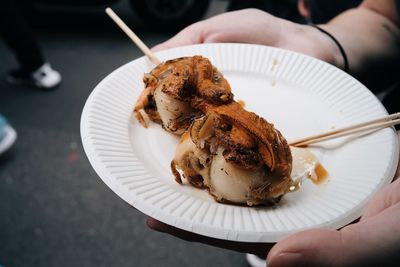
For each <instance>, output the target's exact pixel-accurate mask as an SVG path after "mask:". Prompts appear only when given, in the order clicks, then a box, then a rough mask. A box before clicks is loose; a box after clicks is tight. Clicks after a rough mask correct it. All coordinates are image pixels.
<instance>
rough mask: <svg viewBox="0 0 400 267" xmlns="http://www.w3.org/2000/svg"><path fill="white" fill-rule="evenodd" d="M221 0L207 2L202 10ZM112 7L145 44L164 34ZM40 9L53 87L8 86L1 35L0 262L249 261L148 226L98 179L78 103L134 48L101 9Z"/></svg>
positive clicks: (9, 61)
mask: <svg viewBox="0 0 400 267" xmlns="http://www.w3.org/2000/svg"><path fill="white" fill-rule="evenodd" d="M224 5H226V3H225V2H213V4H212V6H211V9H210V11H209V14H208V16H210V15H212V14H216V13H218V12H222V11H223V10H224V9H225V6H224ZM113 8H114V9H115V11H116V12H117V13H118V14H120V15H121V17H122V18H123V19H124V20H126V22H127V23H128V25H129V26H131V27H132V28H133V29H134V31H136V32H137V33H138V34H139V35H140V36H141V38H142V39H143V40H144V42H145V43H147V44H148V45H149V46H153V45H155V44H157V43H159V42H161V41H163V40H166V39H167V38H168V37H170V36H171V35H172V34H170V33H152V32H149V31H147V30H146V28H145V27H144V25H141V24H140V21H139V20H138V19H136V18H135V15H134V14H133V13H132V12H131V10H130V8H129V7H128V6H127V4H126V3H119V4H117V5H113ZM38 17H39V19H37V20H36V29H37V32H38V37H39V39H40V42H41V44H42V47H43V49H44V52H45V55H46V57H47V59H48V60H49V61H50V62H51V64H52V65H53V67H54V68H55V69H57V70H58V71H60V72H61V74H62V76H63V82H62V84H61V86H60V87H59V88H58V89H57V90H55V91H52V92H42V91H40V90H37V89H32V88H24V87H12V86H9V85H8V84H7V83H6V82H5V79H4V78H5V76H6V73H7V71H9V70H10V69H12V68H16V67H17V63H16V61H15V59H14V58H13V56H12V54H11V53H10V52H9V50H8V49H7V48H6V47H5V45H4V43H3V42H1V39H0V113H2V114H4V115H5V116H6V117H8V119H9V120H10V122H11V124H12V125H13V127H14V128H15V129H16V130H17V131H18V140H17V142H16V144H15V146H14V147H13V148H12V149H11V150H10V151H9V152H7V153H6V154H5V155H3V156H1V157H0V265H2V266H5V267H10V266H247V264H246V262H245V259H244V255H242V254H240V253H235V252H230V251H227V250H223V249H218V248H213V247H209V246H205V245H201V244H193V243H188V242H185V241H182V240H179V239H177V238H174V237H172V236H169V235H166V234H161V233H157V232H154V231H152V230H150V229H148V228H147V226H146V224H145V221H146V217H145V216H144V215H143V214H142V213H140V212H138V211H136V210H135V209H133V208H132V207H130V206H129V205H127V204H126V203H125V202H124V201H123V200H121V199H120V198H119V197H118V196H117V195H116V194H114V193H113V192H112V191H111V190H110V189H109V188H108V187H107V186H106V185H105V184H104V183H103V182H102V181H101V180H100V179H99V178H98V177H97V175H96V174H95V172H94V171H93V169H92V167H91V166H90V164H89V162H88V160H87V158H86V155H85V153H84V151H83V149H82V145H81V140H80V133H79V123H80V115H81V111H82V108H83V106H84V103H85V100H86V99H87V97H88V95H89V94H90V92H91V91H92V90H93V88H94V87H95V86H96V84H97V83H98V82H99V81H100V80H101V79H103V78H104V77H105V76H106V75H108V74H109V73H110V72H112V71H113V70H114V69H116V68H117V67H119V66H121V65H123V64H125V63H126V62H129V61H131V60H133V59H135V58H137V57H140V56H142V54H141V52H140V51H139V50H138V49H137V48H136V47H135V46H134V45H133V44H132V43H131V42H130V41H129V39H128V38H127V37H126V36H125V35H124V34H123V33H122V32H121V31H120V30H119V29H118V28H116V26H115V25H114V24H113V23H112V22H111V21H110V19H109V18H108V17H106V15H105V14H104V7H95V8H70V7H68V8H67V7H55V8H54V7H46V6H45V7H42V8H41V9H40V12H39V15H38Z"/></svg>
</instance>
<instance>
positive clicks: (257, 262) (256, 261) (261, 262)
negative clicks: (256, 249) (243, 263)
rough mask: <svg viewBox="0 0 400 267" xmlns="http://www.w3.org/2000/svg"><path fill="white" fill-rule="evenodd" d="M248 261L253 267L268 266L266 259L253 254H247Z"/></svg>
mask: <svg viewBox="0 0 400 267" xmlns="http://www.w3.org/2000/svg"><path fill="white" fill-rule="evenodd" d="M246 260H247V263H248V264H249V265H250V266H251V267H265V266H267V261H266V260H265V259H261V258H260V257H258V256H256V255H253V254H249V253H246Z"/></svg>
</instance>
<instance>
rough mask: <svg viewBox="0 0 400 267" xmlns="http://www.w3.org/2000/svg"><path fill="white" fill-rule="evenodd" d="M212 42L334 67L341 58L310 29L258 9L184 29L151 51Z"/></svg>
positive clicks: (341, 63)
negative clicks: (266, 49) (268, 49)
mask: <svg viewBox="0 0 400 267" xmlns="http://www.w3.org/2000/svg"><path fill="white" fill-rule="evenodd" d="M215 42H238V43H252V44H260V45H268V46H274V47H280V48H285V49H288V50H292V51H296V52H301V53H304V54H307V55H310V56H313V57H316V58H319V59H321V60H324V61H326V62H329V63H331V64H334V65H336V66H338V67H341V66H342V65H343V59H342V56H341V54H340V51H339V50H338V48H337V46H336V45H335V44H334V43H333V42H332V40H331V39H330V38H329V37H327V36H326V35H325V34H322V33H321V32H319V31H318V30H317V29H315V28H314V27H310V26H306V25H300V24H296V23H293V22H290V21H287V20H284V19H280V18H277V17H274V16H272V15H270V14H268V13H266V12H264V11H261V10H258V9H243V10H239V11H233V12H227V13H224V14H221V15H218V16H215V17H212V18H209V19H207V20H203V21H200V22H197V23H195V24H192V25H190V26H188V27H187V28H185V29H183V30H182V31H181V32H179V33H178V34H177V35H175V36H174V37H172V38H171V39H170V40H168V41H166V42H164V43H162V44H159V45H157V46H155V47H154V48H153V50H154V51H159V50H164V49H168V48H173V47H178V46H183V45H191V44H199V43H215Z"/></svg>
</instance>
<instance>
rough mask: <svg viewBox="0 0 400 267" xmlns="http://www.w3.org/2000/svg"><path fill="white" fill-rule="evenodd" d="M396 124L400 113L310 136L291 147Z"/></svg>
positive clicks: (292, 143) (399, 121) (295, 142)
mask: <svg viewBox="0 0 400 267" xmlns="http://www.w3.org/2000/svg"><path fill="white" fill-rule="evenodd" d="M396 124H400V113H395V114H392V115H389V116H386V117H383V118H379V119H374V120H371V121H367V122H363V123H359V124H356V125H351V126H347V127H344V128H341V129H337V130H333V131H330V132H325V133H322V134H318V135H314V136H310V137H307V138H303V139H300V140H296V141H294V142H291V143H290V144H289V145H291V146H305V145H309V144H314V143H317V142H322V141H327V140H331V139H334V138H338V137H342V136H346V135H350V134H355V133H361V132H365V131H372V130H378V129H381V128H384V127H388V126H393V125H396Z"/></svg>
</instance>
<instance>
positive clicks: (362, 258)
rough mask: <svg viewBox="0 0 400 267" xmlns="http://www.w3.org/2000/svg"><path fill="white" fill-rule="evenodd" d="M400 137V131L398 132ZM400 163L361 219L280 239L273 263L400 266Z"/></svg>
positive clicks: (275, 266)
mask: <svg viewBox="0 0 400 267" xmlns="http://www.w3.org/2000/svg"><path fill="white" fill-rule="evenodd" d="M398 137H399V140H400V132H398ZM399 165H400V164H398V166H397V172H396V175H395V179H396V180H395V181H394V182H393V183H392V184H390V185H388V186H386V187H385V188H383V189H382V190H381V191H379V192H378V193H377V194H376V195H375V197H373V199H372V200H371V201H370V202H369V204H368V205H367V207H366V209H365V210H364V212H363V215H362V217H361V219H360V221H359V222H357V223H355V224H350V225H348V226H346V227H343V228H342V229H340V230H339V231H336V230H323V229H315V230H307V231H303V232H299V233H296V234H293V235H291V236H289V237H287V238H286V239H283V240H281V241H279V242H278V243H277V244H276V245H275V246H274V247H273V248H272V249H271V251H270V253H269V254H268V258H267V263H268V266H269V267H271V266H272V267H291V266H340V267H344V266H352V267H353V266H399V265H400V219H399V218H400V179H398V178H399V177H400V166H399Z"/></svg>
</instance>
